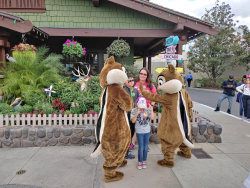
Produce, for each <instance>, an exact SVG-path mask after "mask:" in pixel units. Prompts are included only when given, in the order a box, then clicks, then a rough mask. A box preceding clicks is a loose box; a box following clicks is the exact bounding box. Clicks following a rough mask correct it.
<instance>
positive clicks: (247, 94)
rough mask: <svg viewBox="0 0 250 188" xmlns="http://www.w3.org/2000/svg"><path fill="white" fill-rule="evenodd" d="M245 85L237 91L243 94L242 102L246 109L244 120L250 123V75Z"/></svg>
mask: <svg viewBox="0 0 250 188" xmlns="http://www.w3.org/2000/svg"><path fill="white" fill-rule="evenodd" d="M246 77H247V78H246V81H245V84H242V85H241V86H238V87H237V88H236V90H237V91H238V92H240V93H242V94H243V96H242V102H243V108H244V116H245V117H243V118H242V120H244V121H246V122H249V123H250V89H249V87H250V75H247V76H246Z"/></svg>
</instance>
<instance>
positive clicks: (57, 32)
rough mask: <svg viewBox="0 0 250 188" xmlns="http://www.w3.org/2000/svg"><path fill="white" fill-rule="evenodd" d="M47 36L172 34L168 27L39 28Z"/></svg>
mask: <svg viewBox="0 0 250 188" xmlns="http://www.w3.org/2000/svg"><path fill="white" fill-rule="evenodd" d="M39 29H41V30H42V31H44V32H46V33H48V35H49V36H75V37H118V36H120V37H132V38H135V37H151V38H152V37H155V38H167V37H169V36H171V35H174V33H173V31H172V30H169V29H83V28H49V27H42V28H39Z"/></svg>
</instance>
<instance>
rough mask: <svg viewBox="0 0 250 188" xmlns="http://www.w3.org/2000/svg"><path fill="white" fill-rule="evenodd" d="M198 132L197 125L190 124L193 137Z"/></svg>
mask: <svg viewBox="0 0 250 188" xmlns="http://www.w3.org/2000/svg"><path fill="white" fill-rule="evenodd" d="M198 132H199V127H198V124H197V123H191V133H192V135H193V136H194V137H195V136H197V134H198Z"/></svg>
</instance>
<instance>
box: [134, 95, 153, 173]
mask: <svg viewBox="0 0 250 188" xmlns="http://www.w3.org/2000/svg"><path fill="white" fill-rule="evenodd" d="M130 118H131V120H132V122H133V123H135V131H136V135H137V139H138V166H137V168H138V169H139V170H141V169H145V168H147V164H146V162H147V156H148V142H149V136H150V124H149V122H150V120H153V119H154V112H153V107H152V106H151V105H149V108H147V104H146V99H145V98H144V97H139V98H138V99H137V108H134V109H133V110H132V111H131V117H130Z"/></svg>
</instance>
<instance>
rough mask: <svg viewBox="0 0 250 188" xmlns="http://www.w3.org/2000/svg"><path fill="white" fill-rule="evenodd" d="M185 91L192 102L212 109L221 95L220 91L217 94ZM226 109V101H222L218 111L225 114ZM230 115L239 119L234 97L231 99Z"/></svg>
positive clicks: (192, 90)
mask: <svg viewBox="0 0 250 188" xmlns="http://www.w3.org/2000/svg"><path fill="white" fill-rule="evenodd" d="M187 91H188V93H189V95H190V98H191V99H192V100H193V101H195V102H198V103H201V104H204V105H207V106H210V107H212V108H214V109H215V108H216V105H217V102H218V99H219V98H220V96H221V94H222V91H221V93H218V92H211V91H203V90H196V89H188V88H187ZM227 108H228V100H227V99H225V100H224V101H222V103H221V108H220V109H221V111H223V112H227ZM231 113H232V115H235V116H237V117H240V115H239V103H237V102H236V96H235V97H234V98H233V105H232V109H231Z"/></svg>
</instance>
